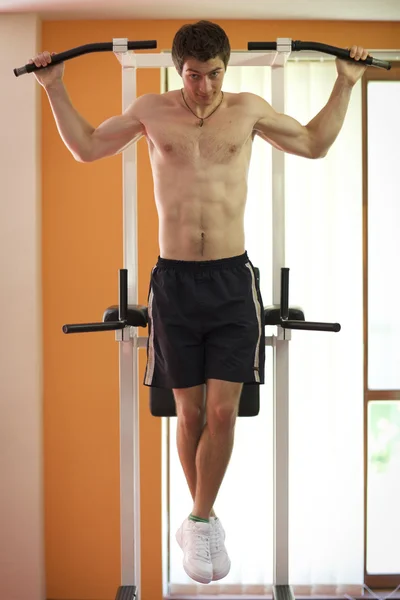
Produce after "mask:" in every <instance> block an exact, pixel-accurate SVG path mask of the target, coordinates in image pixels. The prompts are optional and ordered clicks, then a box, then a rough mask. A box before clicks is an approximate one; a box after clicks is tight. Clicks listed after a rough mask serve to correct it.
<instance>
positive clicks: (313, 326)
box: [281, 319, 341, 333]
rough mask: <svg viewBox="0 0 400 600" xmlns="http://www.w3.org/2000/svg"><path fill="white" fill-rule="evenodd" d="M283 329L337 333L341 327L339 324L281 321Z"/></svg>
mask: <svg viewBox="0 0 400 600" xmlns="http://www.w3.org/2000/svg"><path fill="white" fill-rule="evenodd" d="M281 327H282V329H300V330H302V331H330V332H334V333H337V332H338V331H340V329H341V327H340V324H339V323H317V322H313V321H285V320H283V319H282V320H281Z"/></svg>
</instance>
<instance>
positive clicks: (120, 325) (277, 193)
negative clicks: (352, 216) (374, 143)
mask: <svg viewBox="0 0 400 600" xmlns="http://www.w3.org/2000/svg"><path fill="white" fill-rule="evenodd" d="M156 47H157V44H156V41H154V40H148V41H141V42H140V41H137V42H130V41H128V40H127V39H114V40H113V41H112V42H107V43H100V44H87V45H85V46H79V47H77V48H73V49H72V50H67V51H65V52H62V53H60V54H56V55H53V56H52V61H53V63H57V62H62V61H65V60H69V59H72V58H75V57H78V56H81V55H83V54H87V53H91V52H105V51H112V52H114V53H115V54H116V55H117V56H118V57H119V61H120V63H121V65H122V94H123V106H122V108H123V110H125V109H126V108H127V107H128V105H129V104H130V103H131V102H132V100H133V99H134V98H135V97H136V73H137V69H138V68H167V67H169V66H172V64H173V63H172V59H171V55H170V53H167V52H166V53H148V54H145V53H140V54H136V53H135V51H136V50H150V49H155V48H156ZM297 51H303V52H304V51H305V52H315V51H317V52H324V53H327V54H331V55H333V56H337V57H340V58H343V59H346V60H352V59H351V58H350V56H349V51H348V50H344V49H340V48H335V47H333V46H327V45H325V44H319V43H314V42H300V41H292V40H290V39H287V38H279V39H278V40H277V41H276V42H249V44H248V51H247V52H234V53H232V55H231V60H230V63H229V64H230V65H231V66H232V65H233V66H246V65H257V66H269V67H271V69H272V105H273V106H274V108H275V109H276V110H277V111H278V112H284V110H285V107H284V79H283V71H284V69H283V67H284V66H285V64H286V62H287V60H288V58H289V56H290V54H291V53H292V52H297ZM365 63H366V64H368V65H371V66H374V67H379V68H384V69H390V68H391V64H390V63H389V62H387V61H383V60H379V59H376V58H373V57H368V58H367V59H366V61H365ZM39 68H40V67H39ZM35 70H38V67H36V66H35V65H31V64H28V65H25V66H23V67H20V68H17V69H14V74H15V75H16V77H19V76H21V75H23V74H26V73H31V72H33V71H35ZM284 160H285V159H284V154H283V153H280V152H277V151H276V150H275V149H273V155H272V161H273V162H272V194H273V196H272V201H273V216H272V219H273V281H272V288H273V305H272V306H266V307H264V312H265V324H266V325H269V326H274V327H276V330H274V333H273V334H272V335H271V336H267V337H266V340H265V342H266V345H268V346H271V347H272V349H273V365H274V370H273V376H274V398H273V403H274V580H273V593H274V597H275V599H276V600H289V599H292V598H293V593H292V589H291V587H290V585H289V545H288V537H289V536H288V516H289V506H288V498H289V494H288V480H289V449H288V429H289V427H288V425H289V424H288V419H289V410H288V408H289V385H288V384H289V341H290V339H291V330H292V329H297V330H313V331H330V332H338V331H340V325H339V324H338V323H317V322H310V321H306V320H305V315H304V311H303V310H302V309H301V308H298V307H293V306H290V304H289V269H288V268H287V267H286V266H285V193H284V187H283V185H282V182H283V181H284V173H285V162H284ZM136 181H137V159H136V145H134V144H133V145H132V146H130V147H128V148H127V149H126V150H125V151H124V152H123V208H124V259H123V262H124V264H123V268H122V269H121V270H120V271H119V280H118V285H119V304H118V305H117V306H115V305H114V306H109V307H107V308H106V310H105V311H104V314H103V319H102V321H101V322H94V323H82V324H66V325H64V326H63V331H64V333H66V334H71V333H89V332H100V331H110V330H113V331H115V332H116V340H117V341H118V343H119V361H120V431H121V439H120V469H121V489H120V503H121V586H120V587H119V589H118V591H117V596H116V600H133V599H134V598H135V599H136V600H139V599H140V590H141V586H140V493H139V490H140V471H139V408H138V407H139V392H140V385H141V382H140V381H139V377H138V358H139V354H138V353H139V351H140V349H143V348H146V347H147V337H146V336H145V335H141V331H143V329H144V328H145V327H146V326H147V320H148V315H147V307H146V306H141V305H139V304H138V247H137V186H136ZM258 276H260V274H259V273H258ZM150 410H151V413H152V414H153V415H154V416H155V417H174V416H175V414H176V413H175V403H174V399H173V395H172V391H170V390H160V389H156V388H151V389H150ZM258 412H259V387H258V386H250V385H249V386H244V388H243V392H242V398H241V402H240V408H239V416H240V417H245V416H247V417H251V416H256V415H257V414H258Z"/></svg>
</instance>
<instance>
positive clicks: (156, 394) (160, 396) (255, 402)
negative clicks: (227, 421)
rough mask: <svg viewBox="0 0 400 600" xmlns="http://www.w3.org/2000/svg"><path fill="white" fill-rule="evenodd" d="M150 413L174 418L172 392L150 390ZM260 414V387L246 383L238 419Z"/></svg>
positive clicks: (160, 389)
mask: <svg viewBox="0 0 400 600" xmlns="http://www.w3.org/2000/svg"><path fill="white" fill-rule="evenodd" d="M150 412H151V414H152V415H153V417H176V407H175V398H174V394H173V391H172V390H169V389H164V388H155V387H151V388H150ZM259 412H260V385H259V384H253V383H246V384H245V385H244V386H243V389H242V395H241V396H240V403H239V417H256V416H257V415H258V413H259Z"/></svg>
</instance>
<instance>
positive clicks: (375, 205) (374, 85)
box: [368, 81, 400, 390]
mask: <svg viewBox="0 0 400 600" xmlns="http://www.w3.org/2000/svg"><path fill="white" fill-rule="evenodd" d="M399 106H400V82H399V81H373V82H370V83H369V84H368V354H369V356H368V387H369V388H370V389H373V390H374V389H375V390H377V389H378V390H388V389H400V369H399V364H400V344H399V337H400V313H399V311H398V309H397V297H398V288H399V285H400V284H399V268H398V260H399V255H400V236H399V224H400V202H399V191H398V188H399V185H398V172H399V164H400V146H399V139H400V120H399V118H398V113H399Z"/></svg>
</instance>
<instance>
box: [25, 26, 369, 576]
mask: <svg viewBox="0 0 400 600" xmlns="http://www.w3.org/2000/svg"><path fill="white" fill-rule="evenodd" d="M172 56H173V60H174V64H175V66H176V69H177V71H178V72H179V74H180V75H181V76H182V79H183V88H182V90H180V91H170V92H167V93H164V94H148V95H145V96H142V97H139V98H137V99H136V100H135V101H134V102H133V103H132V105H131V106H130V107H129V108H128V109H127V110H126V112H125V113H124V114H122V115H119V116H115V117H112V118H110V119H108V120H107V121H105V122H104V123H102V124H101V125H100V126H99V127H92V125H90V124H89V123H88V122H87V121H85V120H84V119H83V118H82V117H81V116H80V115H79V114H78V113H77V111H76V110H75V109H74V107H73V105H72V103H71V101H70V99H69V97H68V94H67V91H66V89H65V87H64V85H63V82H62V77H63V70H64V66H63V65H62V64H58V65H54V66H52V67H47V68H46V69H44V70H43V71H37V72H36V73H35V76H36V78H37V80H38V81H39V83H40V84H41V85H42V86H43V87H44V89H45V90H46V93H47V96H48V99H49V102H50V105H51V108H52V111H53V114H54V118H55V121H56V124H57V127H58V130H59V133H60V135H61V137H62V139H63V141H64V143H65V145H66V146H67V147H68V149H69V150H70V151H71V153H72V155H73V157H74V158H75V159H76V160H78V161H80V162H91V161H94V160H98V159H101V158H105V157H107V156H112V155H115V154H117V153H119V152H121V151H122V150H123V149H124V148H126V146H127V145H128V144H131V143H133V142H136V141H137V140H139V139H140V138H141V137H143V136H144V137H145V138H146V140H147V143H148V147H149V153H150V158H151V164H152V169H153V177H154V194H155V201H156V205H157V210H158V215H159V224H160V225H159V227H160V229H159V247H160V257H159V259H158V262H157V264H156V266H155V267H154V269H153V271H152V276H151V283H150V291H149V299H148V305H149V306H148V308H149V344H148V361H147V369H146V375H145V381H144V383H145V385H149V386H151V385H153V386H157V387H167V388H169V389H173V391H174V396H175V400H176V407H177V415H178V428H177V446H178V453H179V457H180V461H181V464H182V468H183V470H184V473H185V476H186V479H187V483H188V486H189V489H190V492H191V495H192V497H193V509H192V512H191V514H190V516H189V517H188V518H186V519H185V520H184V522H183V524H182V526H181V527H180V529H179V530H178V532H177V540H178V543H179V544H180V546H181V548H182V550H183V553H184V558H183V566H184V569H185V571H186V573H187V574H188V575H189V576H190V577H191V578H193V579H194V580H196V581H199V582H201V583H209V582H210V581H212V580H214V581H215V580H218V579H222V578H223V577H225V576H226V575H227V574H228V572H229V569H230V560H229V557H228V554H227V551H226V548H225V545H224V540H225V532H224V530H223V528H222V525H221V522H220V520H219V519H218V518H217V517H216V516H215V513H214V510H213V506H214V502H215V500H216V497H217V494H218V491H219V488H220V485H221V483H222V480H223V477H224V475H225V471H226V469H227V466H228V463H229V460H230V456H231V452H232V448H233V440H234V428H235V420H236V416H237V411H238V405H239V399H240V394H241V389H242V385H243V383H246V382H254V383H256V384H258V383H263V382H264V346H265V341H264V323H263V310H262V307H263V303H262V298H261V294H260V290H259V288H258V285H257V281H256V278H255V275H254V269H253V266H252V264H251V262H250V260H249V258H248V256H247V254H246V252H245V237H244V211H245V205H246V194H247V175H248V169H249V162H250V156H251V149H252V142H253V139H254V136H255V135H259V136H260V137H261V138H263V139H264V140H266V141H267V142H268V143H270V144H272V145H273V146H275V147H276V148H278V149H279V150H282V151H284V152H289V153H292V154H296V155H298V156H302V157H306V158H321V157H324V156H325V155H326V154H327V152H328V150H329V148H330V147H331V146H332V144H333V142H334V141H335V139H336V137H337V136H338V134H339V132H340V130H341V127H342V125H343V121H344V118H345V115H346V111H347V107H348V104H349V100H350V95H351V91H352V88H353V86H354V84H355V83H356V82H357V81H358V80H359V79H360V77H361V76H362V75H363V73H364V70H365V65H362V64H356V63H350V62H348V61H341V60H337V62H336V65H337V73H338V76H337V79H336V82H335V84H334V87H333V91H332V94H331V96H330V98H329V100H328V102H327V104H326V106H325V107H323V108H322V110H321V112H319V113H318V114H317V116H316V117H315V118H313V119H312V120H311V121H310V122H309V123H308V124H307V125H305V126H303V125H301V124H300V123H298V122H297V121H296V120H295V119H293V118H291V117H289V116H286V115H283V114H278V113H276V112H275V110H274V109H273V108H272V107H271V106H270V105H269V104H268V102H266V101H265V100H264V99H262V98H260V97H259V96H256V95H254V94H251V93H240V94H230V93H223V91H222V84H223V80H224V75H225V71H226V68H227V65H228V61H229V57H230V45H229V40H228V38H227V36H226V34H225V32H224V31H223V30H222V29H221V28H220V27H219V26H218V25H216V24H213V23H210V22H208V21H200V22H199V23H196V24H194V25H185V26H184V27H182V28H181V29H180V30H179V31H178V32H177V33H176V35H175V38H174V42H173V48H172ZM351 56H352V57H354V58H355V59H356V60H357V61H358V60H360V59H365V58H366V57H367V56H368V53H367V51H366V50H364V49H363V48H361V47H358V46H353V47H352V48H351ZM31 62H32V61H31ZM33 62H34V63H35V64H36V65H37V66H40V65H42V66H47V65H48V64H49V63H50V62H51V55H50V54H49V53H48V52H43V53H42V54H40V55H38V56H37V57H36V58H35V59H33ZM203 384H206V403H205V406H203ZM205 421H206V424H205V425H204V422H205Z"/></svg>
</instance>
